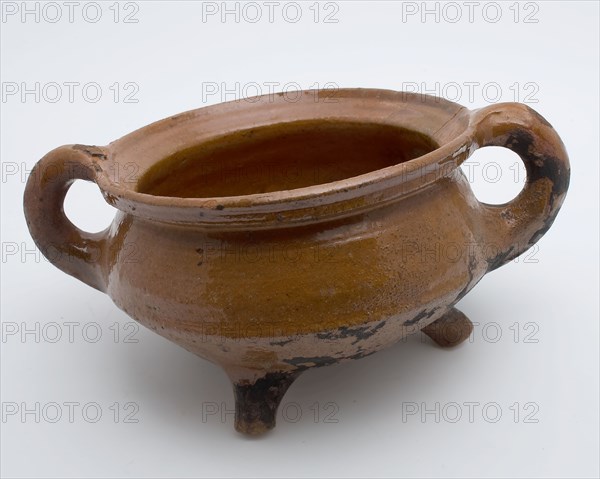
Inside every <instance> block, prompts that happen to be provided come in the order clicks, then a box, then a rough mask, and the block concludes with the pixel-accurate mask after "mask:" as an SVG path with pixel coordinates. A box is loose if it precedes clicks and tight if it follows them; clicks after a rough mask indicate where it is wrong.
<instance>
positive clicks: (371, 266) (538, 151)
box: [24, 89, 569, 434]
mask: <svg viewBox="0 0 600 479" xmlns="http://www.w3.org/2000/svg"><path fill="white" fill-rule="evenodd" d="M489 145H496V146H504V147H506V148H509V149H510V150H512V151H514V152H516V153H517V154H518V155H519V156H520V157H521V159H522V160H523V162H524V163H525V167H526V170H527V181H526V185H525V187H524V189H523V190H522V191H521V193H520V194H519V195H518V196H517V197H516V198H515V199H514V200H512V201H510V202H509V203H507V204H503V205H488V204H484V203H481V202H479V201H478V200H477V199H476V198H475V196H474V195H473V193H472V191H471V188H470V185H469V183H468V181H467V179H466V178H465V176H464V175H463V173H462V172H461V169H460V168H458V166H459V165H460V164H461V163H462V162H464V161H465V160H466V159H467V158H468V157H469V155H471V154H472V153H473V151H475V150H476V149H477V148H481V147H485V146H489ZM76 179H83V180H89V181H94V182H96V184H97V185H98V186H99V187H100V190H101V191H102V193H103V195H104V198H105V199H106V201H107V202H108V203H109V204H111V205H113V206H114V207H116V208H117V209H118V212H117V214H116V216H115V218H114V221H113V223H112V224H111V225H110V227H109V228H107V229H106V230H104V231H102V232H100V233H95V234H91V233H87V232H84V231H81V230H80V229H78V228H77V227H76V226H74V225H73V224H72V223H71V222H70V221H69V220H68V219H67V217H66V216H65V213H64V211H63V200H64V198H65V194H66V193H67V190H68V189H69V187H70V185H71V184H72V183H73V181H74V180H76ZM568 184H569V161H568V157H567V153H566V151H565V148H564V145H563V143H562V142H561V140H560V138H559V136H558V135H557V134H556V132H555V131H554V129H553V128H552V126H551V125H550V124H549V123H548V122H547V121H546V120H545V119H544V118H542V116H540V115H539V114H538V113H536V112H535V111H534V110H532V109H531V108H529V107H527V106H525V105H522V104H516V103H503V104H495V105H491V106H488V107H486V108H482V109H479V110H474V111H470V110H468V109H467V108H465V107H462V106H460V105H458V104H455V103H452V102H449V101H445V100H441V99H439V98H435V97H430V96H425V95H420V94H408V93H402V92H393V91H385V90H365V89H342V90H338V91H331V90H327V91H303V92H299V93H297V94H295V95H289V94H288V95H281V94H278V95H265V96H261V97H255V98H249V99H244V100H237V101H233V102H228V103H223V104H219V105H216V106H210V107H207V108H200V109H198V110H193V111H189V112H187V113H182V114H180V115H176V116H173V117H170V118H167V119H165V120H162V121H159V122H157V123H153V124H151V125H149V126H146V127H144V128H142V129H140V130H137V131H135V132H133V133H131V134H129V135H126V136H124V137H123V138H121V139H120V140H117V141H115V142H113V143H111V144H109V145H108V146H85V145H67V146H61V147H60V148H57V149H55V150H53V151H51V152H50V153H48V154H47V155H46V156H44V157H43V158H42V159H41V160H40V161H39V162H38V163H37V164H36V166H35V168H34V170H33V171H32V173H31V175H30V178H29V180H28V182H27V186H26V190H25V201H24V204H25V216H26V219H27V224H28V226H29V229H30V232H31V235H32V236H33V238H34V240H35V242H36V244H37V245H38V247H39V248H40V250H41V251H42V252H43V253H44V254H46V255H47V256H48V258H49V259H50V260H51V261H52V262H53V263H54V264H55V265H56V266H57V267H58V268H60V269H62V270H63V271H65V272H66V273H68V274H70V275H72V276H75V277H76V278H78V279H80V280H81V281H83V282H85V283H87V284H89V285H90V286H92V287H94V288H97V289H99V290H100V291H103V292H106V293H107V294H108V295H109V296H110V297H111V298H112V299H113V301H114V302H115V304H116V305H117V306H118V307H119V308H121V309H122V310H124V311H125V312H126V313H127V314H129V315H130V316H131V317H132V318H135V319H136V320H137V321H139V322H140V323H142V324H143V325H145V326H147V327H148V328H150V329H152V330H154V331H156V332H157V333H158V334H160V335H162V336H164V337H165V338H168V339H169V340H171V341H173V342H175V343H177V344H179V345H181V346H183V347H184V348H185V349H187V350H189V351H191V352H193V353H195V354H197V355H198V356H201V357H203V358H206V359H208V360H210V361H213V362H215V363H217V364H219V365H220V366H222V367H223V368H224V370H225V371H226V372H227V374H228V375H229V377H230V378H231V381H232V382H233V386H234V392H235V400H236V419H235V427H236V429H237V430H239V431H241V432H244V433H249V434H259V433H262V432H264V431H266V430H268V429H270V428H272V427H273V426H274V424H275V416H276V411H277V406H278V404H279V402H280V400H281V398H282V396H283V394H284V393H285V391H286V390H287V388H288V387H289V386H290V384H291V383H292V381H293V380H294V379H295V378H296V377H298V374H300V373H301V372H302V371H305V370H306V369H309V368H311V367H316V366H324V365H329V364H335V363H338V362H340V361H346V360H352V359H358V358H361V357H363V356H366V355H369V354H371V353H374V352H375V351H378V350H380V349H382V348H385V347H387V346H390V345H392V344H394V343H395V342H397V341H398V340H399V339H401V338H402V337H404V336H406V335H407V334H410V333H414V332H417V331H419V330H422V331H424V332H425V333H426V334H428V335H429V336H430V337H432V338H433V340H434V341H436V342H437V343H438V344H440V345H442V346H452V345H455V344H458V343H459V342H460V341H462V340H464V339H465V338H466V337H467V336H468V335H469V333H470V332H471V328H472V325H471V323H470V321H469V320H468V319H467V318H466V317H465V316H464V315H463V314H462V313H461V312H459V311H458V310H457V309H455V308H454V305H455V303H456V302H457V301H459V300H460V299H461V298H462V297H463V296H464V295H465V294H466V293H467V292H469V290H470V289H471V288H473V286H475V284H476V283H477V282H478V281H479V280H480V279H481V278H482V277H483V275H484V274H486V273H487V272H489V271H492V270H494V269H496V268H498V267H499V266H502V265H503V264H505V263H507V262H508V261H510V260H512V259H513V258H515V257H517V256H518V255H520V254H521V253H523V252H524V251H525V250H527V249H528V248H529V247H530V246H532V245H533V244H534V243H535V242H536V241H538V240H539V239H540V238H541V237H542V235H543V234H544V233H545V232H546V231H547V230H548V228H549V227H550V225H551V224H552V222H553V221H554V218H555V217H556V214H557V213H558V210H559V208H560V206H561V204H562V202H563V200H564V198H565V193H566V191H567V187H568ZM63 300H65V301H67V300H68V295H67V294H65V296H64V298H63ZM498 300H499V301H503V299H501V298H499V299H498Z"/></svg>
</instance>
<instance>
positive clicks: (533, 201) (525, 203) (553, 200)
mask: <svg viewBox="0 0 600 479" xmlns="http://www.w3.org/2000/svg"><path fill="white" fill-rule="evenodd" d="M472 115H473V117H472V125H473V126H474V141H475V146H476V148H479V147H485V146H503V147H505V148H508V149H510V150H512V151H514V152H515V153H517V154H518V155H519V156H520V157H521V160H522V161H523V163H524V164H525V169H526V171H527V179H526V181H525V187H524V188H523V190H522V191H521V192H520V193H519V195H518V196H517V197H516V198H515V199H513V200H512V201H510V202H508V203H505V204H502V205H490V204H486V203H480V206H481V209H482V212H483V218H484V225H485V238H486V241H487V245H486V248H485V250H486V254H487V255H488V258H487V262H488V271H492V270H494V269H496V268H499V267H500V266H502V265H504V264H506V263H507V262H509V261H510V260H512V259H514V258H516V257H517V256H519V255H520V254H521V253H523V252H525V251H527V250H528V249H529V248H530V247H531V246H533V245H534V244H535V243H536V242H537V241H538V240H539V239H540V238H541V237H542V236H543V235H544V234H545V233H546V231H548V229H549V228H550V226H551V225H552V223H553V222H554V219H555V218H556V215H557V214H558V211H559V210H560V207H561V205H562V203H563V201H564V198H565V195H566V192H567V189H568V187H569V177H570V166H569V157H568V156H567V152H566V150H565V146H564V144H563V142H562V141H561V139H560V137H559V136H558V134H557V133H556V131H555V130H554V128H552V125H550V123H548V122H547V121H546V120H545V119H544V117H542V116H541V115H540V114H539V113H537V112H536V111H535V110H533V109H531V108H529V107H528V106H526V105H523V104H521V103H498V104H496V105H491V106H488V107H486V108H482V109H479V110H475V111H474V112H473V114H472Z"/></svg>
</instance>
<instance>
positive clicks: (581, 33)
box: [1, 1, 599, 477]
mask: <svg viewBox="0 0 600 479" xmlns="http://www.w3.org/2000/svg"><path fill="white" fill-rule="evenodd" d="M7 3H8V4H12V6H10V5H9V6H8V7H7ZM488 3H489V2H479V5H478V6H476V7H474V8H475V10H474V12H473V16H472V17H471V19H469V7H468V5H466V4H465V3H464V2H457V3H454V4H452V5H451V6H447V5H446V4H437V7H436V4H435V3H430V4H428V6H427V8H429V9H435V8H437V9H438V11H439V14H438V17H437V18H436V16H435V14H429V15H426V16H425V17H424V18H423V17H422V16H421V14H422V13H423V12H422V10H423V8H424V7H423V6H422V5H421V2H418V3H411V2H408V3H406V2H405V3H404V6H403V4H402V3H401V2H381V3H379V2H369V3H368V4H367V2H358V1H356V2H337V3H335V4H331V5H333V6H331V5H325V4H321V5H318V6H317V7H315V6H314V5H313V2H303V3H302V4H301V5H300V8H301V10H300V11H301V14H302V17H301V18H300V20H299V21H297V22H295V23H294V22H292V20H294V18H295V16H296V15H297V11H296V10H294V8H293V7H287V8H288V10H286V12H285V13H286V15H287V17H286V16H284V14H283V7H284V6H285V5H287V3H286V2H278V5H276V6H275V7H274V8H275V10H274V18H273V22H270V21H269V18H268V13H269V11H268V6H267V5H265V4H264V3H261V2H259V3H258V6H259V7H260V8H261V10H262V15H263V17H262V19H260V20H259V21H258V22H255V23H252V20H253V19H254V18H255V15H256V10H255V9H254V10H251V9H249V8H246V9H245V10H244V9H243V4H238V5H237V8H238V9H239V10H240V17H239V19H238V20H239V21H236V18H235V16H234V15H233V14H230V15H228V16H226V17H225V19H224V20H225V21H223V19H222V18H221V16H220V14H219V13H218V14H216V15H210V16H208V17H205V18H203V17H202V8H203V7H202V5H201V4H200V3H192V2H187V3H184V2H181V3H179V2H137V3H135V4H132V5H133V6H132V5H124V4H121V5H117V6H114V4H113V3H112V2H107V3H102V4H101V6H100V8H101V11H100V13H101V14H102V16H101V18H100V19H99V20H98V21H97V22H96V23H93V22H92V20H94V19H95V17H96V15H97V13H98V12H97V11H96V10H95V8H94V7H93V6H92V7H89V6H86V5H87V4H86V3H85V2H78V4H77V5H76V6H75V7H74V9H75V10H74V17H73V21H72V22H70V21H69V18H68V17H69V10H68V8H69V7H68V6H66V5H65V4H64V3H62V2H58V3H57V5H58V6H59V8H60V9H61V14H62V17H61V19H60V20H58V21H56V22H55V23H52V21H53V20H55V18H56V15H57V11H56V8H55V7H44V5H43V4H37V5H38V6H37V7H36V4H35V3H33V2H30V3H29V4H27V6H28V8H30V9H35V8H38V9H39V12H40V13H39V15H40V17H39V18H38V19H37V20H39V21H36V18H35V16H34V15H33V14H30V15H27V16H26V17H25V18H22V17H21V11H20V9H21V8H22V5H21V2H18V3H15V2H5V4H4V5H3V12H4V13H8V12H9V11H12V8H13V7H15V6H16V7H17V8H18V9H19V11H18V12H17V13H16V14H15V15H5V16H4V17H3V19H2V24H1V28H2V37H1V40H2V64H1V66H2V89H3V95H4V96H3V98H2V104H1V106H2V117H1V125H2V126H1V134H2V138H1V155H2V263H1V264H2V321H3V337H2V343H1V347H2V358H1V359H2V383H1V385H2V407H3V411H4V412H5V417H3V420H2V423H1V426H2V449H1V452H2V458H1V462H2V475H3V476H5V477H192V476H194V477H197V476H217V477H241V476H243V477H287V476H295V477H299V476H320V477H327V476H337V477H341V476H352V477H353V476H357V477H358V476H360V477H365V476H394V477H400V476H402V477H497V476H505V477H509V476H514V477H597V476H598V474H599V469H598V448H599V444H598V424H599V420H598V343H599V336H598V319H599V315H598V159H599V152H598V131H599V128H598V126H599V125H598V103H599V99H598V43H599V39H598V15H599V11H598V4H597V3H596V2H558V1H556V2H529V3H528V4H525V3H521V4H517V5H515V4H514V3H513V2H501V3H499V4H497V5H498V6H499V8H500V13H501V15H502V16H501V17H500V18H499V19H498V21H496V22H494V21H493V20H496V19H497V15H498V7H497V6H495V5H492V6H488ZM111 5H113V6H112V7H111ZM311 5H313V6H312V7H311ZM212 6H214V7H216V8H218V9H221V8H222V6H221V4H220V2H219V3H215V4H212ZM84 7H85V8H86V9H85V15H84V13H83V10H84ZM7 8H8V10H7ZM204 8H205V9H206V8H207V7H206V6H205V7H204ZM209 8H212V7H211V6H209ZM229 8H230V9H234V8H236V5H235V4H229ZM457 8H458V9H459V10H457ZM415 9H416V13H414V14H412V12H415ZM315 10H318V11H319V14H320V15H319V18H318V19H315ZM434 11H435V10H434ZM115 12H118V13H119V18H118V19H117V20H118V21H115V20H116V19H115ZM403 12H404V16H403ZM457 12H460V13H461V14H462V17H461V18H460V19H459V20H458V21H456V22H454V20H455V19H456V16H457ZM205 13H206V10H205ZM516 13H519V15H518V17H516V16H515V15H516ZM127 14H131V15H132V16H130V17H129V18H128V20H137V23H126V22H125V21H124V20H125V18H124V17H125V15H127ZM327 14H331V15H332V16H330V17H329V18H328V20H330V21H331V20H337V22H336V23H331V22H325V21H324V20H325V18H324V17H325V15H327ZM315 20H318V21H315ZM526 20H528V21H526ZM533 20H537V22H535V23H534V22H532V21H533ZM36 82H38V83H39V85H40V86H39V90H40V96H39V98H36V97H35V94H28V95H25V96H24V97H23V96H22V95H21V93H22V90H23V88H28V89H35V88H36V87H35V84H36ZM53 82H55V83H58V84H59V85H61V90H62V91H61V93H62V97H61V98H60V99H58V100H57V101H55V102H53V101H54V100H56V95H57V90H56V89H53V86H52V85H51V84H52V83H53ZM65 82H78V83H79V86H75V87H73V88H74V97H73V99H72V101H70V99H69V98H68V96H69V95H68V93H69V91H68V87H67V86H65ZM92 82H95V83H96V84H98V85H99V86H100V89H101V93H102V97H101V98H100V99H99V100H98V101H97V102H93V100H94V96H95V95H96V93H97V92H96V90H94V89H93V88H94V86H93V85H92V87H87V88H92V89H88V90H86V94H87V96H85V95H84V94H83V92H82V86H83V85H86V84H89V83H92ZM270 82H276V83H277V86H276V87H275V90H278V91H279V90H282V89H290V90H292V89H294V86H295V85H298V86H299V87H301V88H311V87H315V86H323V85H325V84H330V85H334V86H336V85H337V86H339V87H372V88H388V89H395V90H401V89H407V88H414V86H415V85H417V86H418V87H419V88H420V89H421V90H429V91H430V92H432V93H434V94H440V95H446V96H448V97H450V98H451V99H454V100H456V101H458V102H459V103H462V104H463V105H465V106H468V107H470V108H478V107H482V106H485V105H487V104H489V103H490V102H493V101H497V99H498V98H497V96H498V93H500V96H501V98H499V99H500V100H503V101H512V100H520V101H521V102H523V101H526V102H527V103H528V104H529V105H530V106H532V107H533V108H535V109H536V110H538V111H539V112H540V113H541V114H542V115H544V116H545V117H546V118H547V119H548V120H549V121H550V122H551V123H552V125H553V126H554V127H555V128H556V130H557V131H558V132H559V134H560V135H561V137H562V138H563V141H564V143H565V144H566V146H567V149H568V152H569V155H570V158H571V166H572V178H571V187H570V191H569V193H568V195H567V198H566V201H565V204H564V206H563V209H562V211H561V212H560V214H559V215H558V218H557V220H556V222H555V224H554V226H553V227H552V228H551V230H550V231H549V232H548V234H547V235H546V236H545V237H544V238H543V239H542V240H541V241H540V242H539V244H538V247H537V248H536V249H535V250H533V251H532V252H531V253H530V254H528V255H526V257H521V258H519V260H518V261H515V262H512V263H511V264H509V265H506V266H505V267H503V268H501V269H500V270H498V271H495V272H494V273H492V274H490V275H489V276H487V277H485V278H484V279H483V280H482V281H481V282H480V283H479V285H478V286H477V287H476V288H475V289H474V290H473V291H472V292H471V293H470V294H469V295H468V296H467V297H465V298H464V299H463V300H462V301H461V303H460V305H459V307H460V308H461V309H462V310H463V311H464V312H465V313H466V314H467V315H468V316H469V317H470V318H471V319H472V320H473V321H474V322H476V323H479V324H478V325H476V328H475V333H474V335H473V337H472V338H471V340H470V341H469V342H467V343H465V344H463V345H461V346H460V347H458V348H455V349H454V350H450V351H446V350H441V349H439V348H436V347H434V346H432V345H431V343H430V342H429V341H426V340H425V339H423V338H422V337H421V336H420V335H415V336H413V337H411V338H410V339H409V340H407V341H405V342H403V343H400V344H398V345H396V346H395V347H393V348H391V349H388V350H386V351H383V352H380V353H378V354H376V355H373V356H371V357H368V358H365V359H362V360H360V361H353V362H351V363H350V364H345V365H339V366H333V367H328V368H323V369H320V370H312V371H309V372H308V373H305V374H304V375H303V376H301V377H300V379H298V381H297V382H296V383H295V384H294V385H293V386H292V388H291V389H290V390H289V392H288V394H287V395H286V397H285V398H284V401H283V405H284V409H285V417H284V415H283V412H282V414H280V415H279V417H278V426H277V428H276V429H275V431H274V432H272V433H270V434H268V435H266V436H264V437H262V438H260V439H255V440H251V439H247V438H245V437H243V436H241V435H239V434H237V433H236V432H235V431H234V429H233V416H232V415H231V414H227V411H228V410H231V409H232V408H233V395H232V392H231V389H230V385H229V383H228V380H227V378H226V376H225V374H224V373H222V372H221V371H220V370H219V369H218V368H217V367H216V366H214V365H212V364H209V363H208V362H206V361H203V360H201V359H199V358H196V357H194V356H193V355H191V354H189V353H187V352H186V351H184V350H183V349H180V348H179V347H177V346H176V345H173V344H170V343H169V342H167V341H166V340H164V339H162V338H160V337H159V336H157V335H154V334H153V333H151V332H149V331H146V330H145V329H143V328H139V330H137V331H136V330H134V329H131V328H132V327H133V326H132V323H131V320H130V319H129V318H128V317H127V316H126V315H125V314H124V313H123V312H121V311H120V310H118V309H117V308H116V307H115V306H114V305H113V304H112V302H111V300H110V299H109V298H108V297H107V296H105V295H103V294H101V293H99V292H97V291H95V290H93V289H91V288H90V287H88V286H86V285H84V284H83V283H80V282H78V281H77V280H75V279H73V278H71V277H69V276H67V275H65V274H64V273H62V272H60V271H59V270H57V269H56V268H54V267H53V266H52V265H51V264H50V263H48V262H47V261H46V260H45V259H43V257H41V256H39V253H37V254H36V253H35V251H34V247H33V242H32V240H31V238H30V236H29V234H28V231H27V228H26V226H25V221H24V218H23V213H22V194H23V189H24V179H25V178H24V177H25V176H26V174H27V170H29V169H31V167H32V166H33V165H34V163H35V162H36V161H37V160H38V159H39V158H41V157H42V156H43V155H44V154H45V153H46V152H48V151H49V150H51V149H53V148H55V147H56V146H59V145H62V144H67V143H83V144H97V145H103V144H107V143H108V142H110V141H112V140H115V139H117V138H119V137H120V136H122V135H124V134H126V133H129V132H130V131H132V130H134V129H136V128H138V127H141V126H144V125H146V124H147V123H149V122H152V121H155V120H159V119H161V118H164V117H166V116H169V115H172V114H176V113H179V112H181V111H185V110H189V109H193V108H198V107H201V106H205V105H208V104H213V103H218V102H220V101H222V100H231V99H233V98H234V97H239V96H242V95H244V94H250V95H253V94H256V93H258V92H262V93H268V91H269V90H268V88H269V87H268V85H269V83H270ZM471 82H473V83H471ZM115 83H118V84H119V85H118V86H115ZM436 83H437V85H436ZM125 84H133V86H132V85H129V86H127V87H125ZM15 85H17V88H18V90H17V92H16V93H15V94H9V93H11V92H13V91H14V87H15ZM215 85H217V93H216V94H213V95H210V96H207V95H206V93H207V89H209V90H211V91H212V90H214V87H215ZM256 85H258V87H259V88H260V89H261V91H257V89H256ZM457 85H458V88H457ZM469 85H472V86H471V87H469ZM490 85H491V86H490ZM469 88H471V89H469ZM226 89H227V90H231V92H230V93H228V94H227V95H225V93H226V92H225V90H226ZM115 90H116V91H118V92H119V93H120V94H119V97H118V98H116V97H115ZM203 92H204V95H203ZM127 93H132V94H133V96H132V97H130V98H129V100H137V102H135V103H131V102H125V101H124V95H125V94H127ZM115 100H117V101H115ZM515 159H516V156H515V155H514V154H512V153H510V152H508V151H506V150H501V151H497V150H496V149H491V148H490V149H486V150H481V151H478V152H477V153H476V155H475V156H474V157H473V159H472V160H471V161H472V163H473V165H474V166H473V169H472V171H473V178H472V179H473V187H474V189H475V191H476V193H477V194H478V195H479V197H480V199H483V200H490V201H494V200H495V201H501V200H508V199H510V198H511V197H513V196H514V195H515V194H516V193H517V192H518V191H519V188H520V186H521V185H522V182H523V178H522V170H518V169H515V168H514V165H515V164H516V163H515V161H516V160H515ZM494 162H495V163H494ZM489 164H492V167H491V169H490V167H489V166H488V167H486V165H489ZM497 165H502V168H501V177H500V178H497V176H498V175H497V172H496V169H497ZM519 171H521V176H519V175H518V174H517V177H515V174H516V172H519ZM66 209H67V213H68V214H69V216H70V217H71V218H72V219H73V221H75V222H76V223H77V224H78V225H79V226H81V227H83V228H86V229H89V230H100V229H102V228H103V227H104V226H106V225H107V224H108V223H109V222H110V218H111V216H112V214H113V210H112V209H111V208H110V207H109V206H107V205H106V204H105V203H103V201H102V199H101V196H100V194H99V192H98V190H97V188H96V187H95V186H94V185H92V184H86V183H83V184H80V183H77V184H76V185H75V186H74V187H73V188H72V190H71V191H70V192H69V196H68V198H67V204H66ZM69 322H73V323H75V325H74V326H73V328H74V336H73V338H72V341H71V340H70V338H69V330H68V325H65V323H69ZM49 323H54V324H55V325H56V324H57V325H58V326H59V327H60V329H59V330H58V331H60V332H61V333H62V336H61V338H60V339H58V340H57V342H52V340H54V338H55V336H56V333H57V329H56V326H54V325H53V326H52V327H47V326H46V325H47V324H49ZM15 328H16V330H17V332H16V334H9V332H11V331H15ZM36 328H38V331H39V333H37V334H36V333H31V334H26V335H24V336H23V335H22V332H23V330H24V329H29V330H33V331H35V330H36ZM97 328H100V331H101V333H102V337H101V338H100V339H99V340H98V341H97V342H92V340H93V338H94V336H95V334H97ZM128 333H132V334H133V336H132V338H130V339H134V340H136V341H137V342H133V343H132V342H127V341H126V338H125V336H126V335H127V334H128ZM115 334H118V337H115ZM499 334H501V337H498V335H499ZM36 403H39V408H40V414H39V416H37V417H36V414H35V413H31V414H25V415H24V416H23V415H22V413H23V412H24V409H26V408H29V409H34V408H35V407H36V406H35V405H36ZM52 403H58V404H59V405H61V411H62V417H61V418H60V419H59V420H58V421H57V422H55V423H53V422H52V419H53V418H54V417H55V416H56V413H57V410H56V408H55V407H54V406H52ZM64 403H76V404H75V405H74V406H73V408H74V416H73V418H72V421H71V420H70V419H69V409H68V406H66V405H65V404H64ZM91 403H95V404H96V405H95V406H94V404H92V405H91V406H90V405H89V404H91ZM115 403H118V405H117V406H115ZM465 403H475V404H474V405H473V406H472V407H473V411H474V414H473V416H472V417H471V418H470V417H469V407H468V405H465ZM515 403H518V404H515ZM15 404H16V407H17V408H18V409H17V413H16V414H14V415H8V414H6V413H7V412H8V411H10V410H14V409H11V408H14V407H15ZM457 404H458V406H459V407H460V409H457ZM84 405H87V408H86V413H85V414H84V413H83V412H82V409H83V406H84ZM94 407H95V408H96V409H94ZM90 408H91V409H90ZM415 408H416V413H415V414H409V413H410V412H414V411H415ZM436 408H438V411H439V412H438V413H436V412H430V413H427V410H432V411H435V410H436ZM97 409H99V410H100V411H101V412H102V417H101V418H100V419H99V420H98V421H97V422H92V420H93V418H94V415H95V414H96V412H97ZM215 409H217V410H219V412H217V413H215V414H208V413H209V412H213V411H214V410H215ZM115 411H118V412H119V415H118V417H115ZM129 412H131V413H134V414H133V417H132V418H130V419H135V420H137V422H134V423H132V422H127V421H126V420H125V416H126V414H127V413H129ZM220 412H223V413H225V414H224V417H223V418H221V415H220ZM317 412H318V414H317ZM458 412H461V413H462V416H461V417H460V418H458V419H457V418H456V416H457V413H458ZM299 413H301V417H300V418H299V419H298V420H296V419H297V417H296V416H297V415H298V414H299ZM422 413H424V414H422ZM498 413H501V417H500V418H496V416H497V414H498ZM328 414H330V416H327V415H328ZM326 419H327V420H326ZM496 419H498V420H497V421H496ZM115 420H116V422H115ZM332 421H333V422H332ZM494 421H495V422H494Z"/></svg>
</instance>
